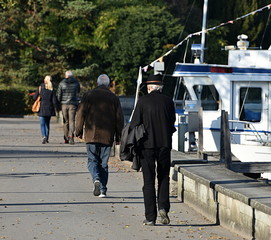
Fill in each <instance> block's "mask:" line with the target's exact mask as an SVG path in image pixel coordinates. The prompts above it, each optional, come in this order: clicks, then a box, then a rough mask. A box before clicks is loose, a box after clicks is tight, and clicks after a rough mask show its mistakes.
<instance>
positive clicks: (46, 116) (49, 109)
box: [33, 76, 59, 144]
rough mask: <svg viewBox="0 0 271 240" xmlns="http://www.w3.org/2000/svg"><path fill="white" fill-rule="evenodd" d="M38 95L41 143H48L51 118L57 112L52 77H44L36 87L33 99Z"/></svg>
mask: <svg viewBox="0 0 271 240" xmlns="http://www.w3.org/2000/svg"><path fill="white" fill-rule="evenodd" d="M39 95H40V99H41V102H40V110H39V112H38V116H39V118H40V129H41V135H42V143H43V144H45V143H49V133H50V120H51V116H55V115H56V111H55V110H57V111H59V108H58V101H57V98H56V93H55V90H54V89H53V84H52V77H51V76H46V77H45V78H44V82H43V83H42V84H41V85H40V86H39V87H38V89H37V90H36V92H35V94H34V95H33V99H34V100H36V99H37V98H38V96H39Z"/></svg>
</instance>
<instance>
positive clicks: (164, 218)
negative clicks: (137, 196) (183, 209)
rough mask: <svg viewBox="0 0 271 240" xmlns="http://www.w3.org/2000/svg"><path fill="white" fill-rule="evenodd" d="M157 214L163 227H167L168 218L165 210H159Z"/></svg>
mask: <svg viewBox="0 0 271 240" xmlns="http://www.w3.org/2000/svg"><path fill="white" fill-rule="evenodd" d="M159 214H160V217H161V223H162V224H164V225H168V224H169V223H170V220H169V217H168V215H167V212H166V210H165V209H160V210H159Z"/></svg>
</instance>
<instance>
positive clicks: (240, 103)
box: [230, 81, 270, 144]
mask: <svg viewBox="0 0 271 240" xmlns="http://www.w3.org/2000/svg"><path fill="white" fill-rule="evenodd" d="M232 83H233V94H232V98H233V99H232V101H231V102H232V106H231V109H232V112H231V116H232V120H239V121H245V122H247V123H246V124H242V126H241V124H237V123H231V124H230V128H232V129H233V130H235V131H237V132H239V135H240V136H239V141H240V142H236V143H241V144H242V143H245V144H247V143H248V142H247V141H250V142H254V143H255V142H258V143H259V141H260V139H259V137H260V138H262V139H263V140H267V138H268V136H269V135H267V134H266V133H267V131H270V113H269V111H270V109H269V103H270V86H269V83H268V82H260V81H259V82H247V81H246V82H241V81H236V82H232ZM255 130H256V131H255ZM242 135H243V137H242ZM244 136H245V137H244ZM235 141H237V138H236V137H235Z"/></svg>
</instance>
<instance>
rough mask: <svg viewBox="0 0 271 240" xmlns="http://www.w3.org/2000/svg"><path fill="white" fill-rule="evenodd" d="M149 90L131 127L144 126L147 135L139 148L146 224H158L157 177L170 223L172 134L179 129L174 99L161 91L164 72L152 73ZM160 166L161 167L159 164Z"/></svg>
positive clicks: (160, 199)
mask: <svg viewBox="0 0 271 240" xmlns="http://www.w3.org/2000/svg"><path fill="white" fill-rule="evenodd" d="M146 84H147V89H148V93H149V94H147V95H145V96H143V97H141V98H140V99H139V101H138V103H137V105H136V108H135V111H134V114H133V116H132V120H131V123H130V129H133V128H135V127H136V126H139V125H140V124H143V125H144V128H145V137H144V140H143V141H142V143H141V146H140V148H139V151H140V160H141V166H142V173H143V181H144V186H143V189H142V190H143V195H144V205H145V217H146V219H145V220H144V222H143V224H144V225H155V222H156V218H157V207H156V190H155V176H156V172H157V179H158V193H157V201H158V210H159V214H160V216H161V223H162V224H169V222H170V220H169V217H168V212H169V209H170V202H169V171H170V163H171V160H170V152H171V148H172V134H173V132H174V131H175V130H176V129H175V127H174V123H175V107H174V103H173V101H172V99H170V98H169V97H167V96H165V95H163V94H161V91H162V87H163V83H162V75H159V74H158V75H151V76H149V78H148V81H147V82H146ZM156 165H157V167H156Z"/></svg>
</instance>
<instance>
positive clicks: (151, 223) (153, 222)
mask: <svg viewBox="0 0 271 240" xmlns="http://www.w3.org/2000/svg"><path fill="white" fill-rule="evenodd" d="M143 225H145V226H154V225H155V221H149V220H147V219H145V220H144V221H143Z"/></svg>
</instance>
